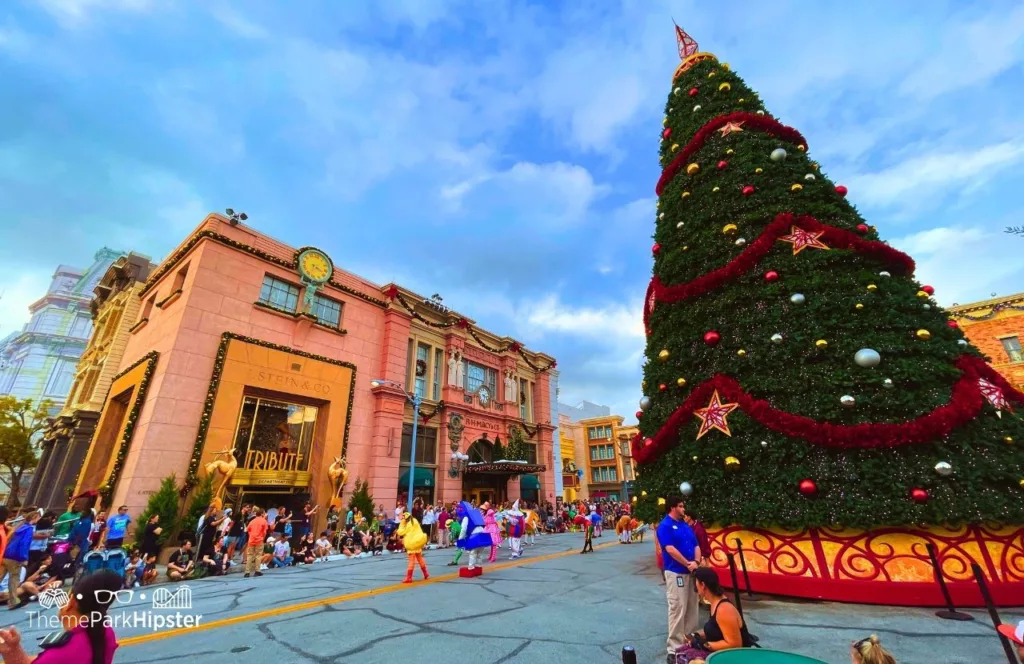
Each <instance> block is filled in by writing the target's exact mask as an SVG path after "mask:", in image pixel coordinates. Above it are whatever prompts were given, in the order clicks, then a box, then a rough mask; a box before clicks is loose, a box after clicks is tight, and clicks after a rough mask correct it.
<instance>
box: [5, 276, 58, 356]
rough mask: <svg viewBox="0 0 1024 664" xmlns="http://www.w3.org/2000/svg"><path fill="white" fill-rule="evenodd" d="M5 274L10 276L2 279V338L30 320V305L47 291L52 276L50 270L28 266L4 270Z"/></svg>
mask: <svg viewBox="0 0 1024 664" xmlns="http://www.w3.org/2000/svg"><path fill="white" fill-rule="evenodd" d="M54 267H56V266H54ZM4 274H5V275H6V277H10V278H6V277H5V278H4V279H3V280H0V339H3V338H4V337H6V336H7V335H8V334H10V333H11V332H14V331H15V330H20V329H21V327H22V326H23V325H24V324H25V323H27V322H28V319H29V312H28V306H29V305H30V304H32V303H33V302H35V301H36V300H38V299H39V298H41V297H42V296H43V295H44V294H45V293H46V289H47V287H49V285H50V278H51V277H52V273H50V272H46V271H45V270H39V269H36V268H30V267H28V266H21V267H19V269H18V270H17V271H12V270H4Z"/></svg>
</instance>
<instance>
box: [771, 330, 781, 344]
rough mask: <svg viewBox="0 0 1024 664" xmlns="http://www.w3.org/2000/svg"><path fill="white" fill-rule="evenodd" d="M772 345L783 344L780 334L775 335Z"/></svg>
mask: <svg viewBox="0 0 1024 664" xmlns="http://www.w3.org/2000/svg"><path fill="white" fill-rule="evenodd" d="M772 343H773V344H781V343H782V335H781V334H779V333H778V332H776V333H775V334H773V335H772Z"/></svg>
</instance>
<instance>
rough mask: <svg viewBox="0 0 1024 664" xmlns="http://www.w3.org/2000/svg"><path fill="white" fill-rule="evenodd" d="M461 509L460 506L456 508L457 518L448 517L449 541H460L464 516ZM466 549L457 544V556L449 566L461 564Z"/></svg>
mask: <svg viewBox="0 0 1024 664" xmlns="http://www.w3.org/2000/svg"><path fill="white" fill-rule="evenodd" d="M460 510H461V508H458V509H457V510H456V512H455V518H454V519H448V541H449V542H456V543H458V541H459V533H461V532H462V517H463V516H464V515H463V514H462V513H461V511H460ZM464 550H465V549H463V548H461V547H459V546H458V545H456V547H455V557H454V558H453V559H452V561H451V562H450V563H448V567H455V566H456V565H458V564H459V560H461V559H462V552H463V551H464Z"/></svg>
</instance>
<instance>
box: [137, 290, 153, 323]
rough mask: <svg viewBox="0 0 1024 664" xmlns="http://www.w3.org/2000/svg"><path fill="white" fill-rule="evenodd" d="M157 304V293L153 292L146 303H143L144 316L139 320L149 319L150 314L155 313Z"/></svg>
mask: <svg viewBox="0 0 1024 664" xmlns="http://www.w3.org/2000/svg"><path fill="white" fill-rule="evenodd" d="M155 304H156V293H153V295H151V296H150V297H149V299H148V300H146V304H144V305H143V307H142V317H141V318H139V320H149V315H150V314H152V313H153V305H155Z"/></svg>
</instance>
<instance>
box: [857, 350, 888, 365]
mask: <svg viewBox="0 0 1024 664" xmlns="http://www.w3.org/2000/svg"><path fill="white" fill-rule="evenodd" d="M853 361H854V362H856V363H857V366H859V367H869V368H870V367H877V366H878V365H879V363H881V361H882V356H881V355H879V354H878V351H877V350H875V349H873V348H861V349H860V350H859V351H857V352H856V354H854V356H853Z"/></svg>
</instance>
